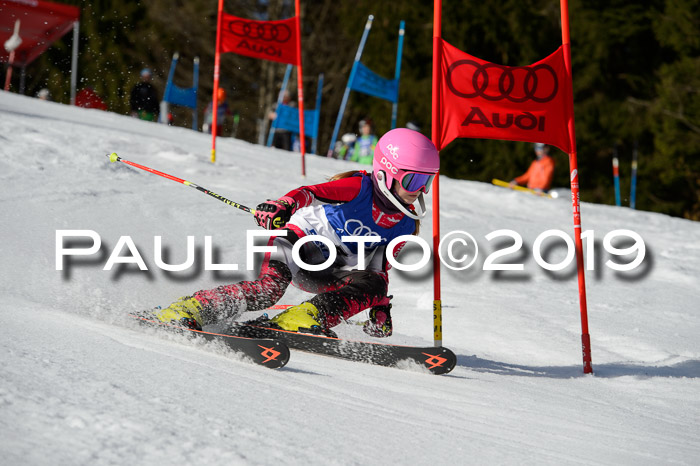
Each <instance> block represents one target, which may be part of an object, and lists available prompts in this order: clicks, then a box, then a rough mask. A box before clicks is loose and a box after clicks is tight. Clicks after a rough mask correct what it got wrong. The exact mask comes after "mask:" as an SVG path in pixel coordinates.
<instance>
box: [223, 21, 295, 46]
mask: <svg viewBox="0 0 700 466" xmlns="http://www.w3.org/2000/svg"><path fill="white" fill-rule="evenodd" d="M228 29H229V31H231V33H233V34H235V35H237V36H239V37H247V38H249V39H255V40H264V41H266V42H287V41H288V40H289V39H290V38H291V37H292V30H291V29H290V28H289V26H287V25H286V24H270V23H256V22H248V21H242V20H240V19H236V20H233V21H231V22H230V23H228Z"/></svg>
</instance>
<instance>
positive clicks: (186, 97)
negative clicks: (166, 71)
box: [163, 84, 197, 109]
mask: <svg viewBox="0 0 700 466" xmlns="http://www.w3.org/2000/svg"><path fill="white" fill-rule="evenodd" d="M163 100H165V101H166V102H168V103H171V104H174V105H182V106H183V107H189V108H194V109H196V108H197V93H196V92H195V89H194V88H190V89H183V88H181V87H177V86H176V85H175V84H171V85H170V86H167V88H166V89H165V95H164V96H163Z"/></svg>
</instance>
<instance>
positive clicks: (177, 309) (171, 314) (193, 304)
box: [152, 296, 202, 330]
mask: <svg viewBox="0 0 700 466" xmlns="http://www.w3.org/2000/svg"><path fill="white" fill-rule="evenodd" d="M201 312H202V305H201V304H200V302H199V301H197V299H196V298H193V297H191V296H183V297H182V298H180V299H178V300H177V301H175V302H174V303H172V304H171V305H170V306H168V307H166V308H165V309H161V308H156V309H154V310H153V311H152V315H154V316H155V317H156V319H158V320H160V321H161V322H164V323H166V324H172V325H176V326H178V327H184V328H187V329H190V330H202V314H201Z"/></svg>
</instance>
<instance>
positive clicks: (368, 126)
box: [350, 120, 377, 165]
mask: <svg viewBox="0 0 700 466" xmlns="http://www.w3.org/2000/svg"><path fill="white" fill-rule="evenodd" d="M359 127H360V137H359V138H357V141H355V145H354V147H353V150H352V156H351V157H350V161H351V162H359V163H364V164H366V165H372V162H373V160H374V147H375V146H376V145H377V136H375V135H374V134H372V123H371V122H370V120H361V121H360V123H359Z"/></svg>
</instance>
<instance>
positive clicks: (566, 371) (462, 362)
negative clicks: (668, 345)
mask: <svg viewBox="0 0 700 466" xmlns="http://www.w3.org/2000/svg"><path fill="white" fill-rule="evenodd" d="M457 365H458V366H460V367H465V368H467V369H470V370H474V371H477V372H487V373H492V374H499V375H508V376H519V377H545V378H552V379H569V378H575V377H583V376H587V374H584V373H583V366H582V365H575V366H527V365H519V364H509V363H504V362H499V361H491V360H488V359H483V358H479V357H477V356H466V355H457ZM593 375H595V376H596V377H602V378H615V377H629V376H632V377H638V378H651V377H670V378H692V379H697V378H700V360H698V359H689V360H687V361H683V362H679V363H677V364H673V365H670V366H657V365H643V364H634V363H626V362H615V363H604V364H596V363H595V361H593Z"/></svg>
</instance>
